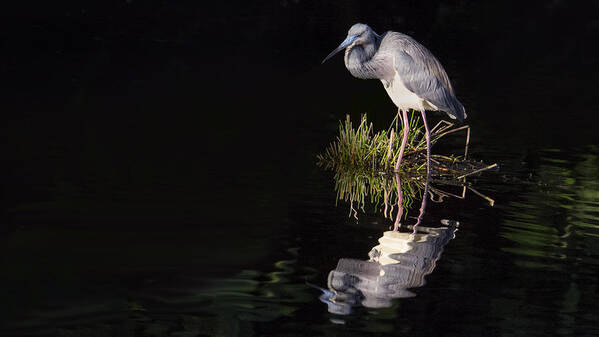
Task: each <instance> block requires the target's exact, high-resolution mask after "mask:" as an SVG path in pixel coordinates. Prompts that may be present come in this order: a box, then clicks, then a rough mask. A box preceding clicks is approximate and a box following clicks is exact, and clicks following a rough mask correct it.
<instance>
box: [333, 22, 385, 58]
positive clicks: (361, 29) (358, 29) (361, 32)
mask: <svg viewBox="0 0 599 337" xmlns="http://www.w3.org/2000/svg"><path fill="white" fill-rule="evenodd" d="M377 37H378V35H377V34H376V33H375V32H374V30H372V28H370V26H368V25H366V24H363V23H356V24H355V25H353V26H351V28H350V29H349V31H348V32H347V37H346V38H345V40H343V42H341V44H340V45H339V47H337V48H335V50H333V51H332V52H331V53H330V54H329V55H327V57H325V58H324V60H323V61H322V63H325V62H326V61H327V60H328V59H330V58H331V57H333V56H334V55H335V54H337V53H338V52H340V51H342V50H343V49H346V48H347V50H348V51H349V50H351V49H352V48H354V47H365V46H368V45H374V44H375V43H376V38H377Z"/></svg>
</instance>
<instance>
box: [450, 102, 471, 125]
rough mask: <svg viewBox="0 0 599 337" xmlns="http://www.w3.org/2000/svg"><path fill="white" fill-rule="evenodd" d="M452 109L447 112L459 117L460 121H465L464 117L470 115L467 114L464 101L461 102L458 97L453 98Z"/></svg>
mask: <svg viewBox="0 0 599 337" xmlns="http://www.w3.org/2000/svg"><path fill="white" fill-rule="evenodd" d="M450 110H451V111H450V112H448V113H447V114H448V115H449V117H451V118H452V119H457V120H459V121H460V122H463V121H464V119H466V118H467V117H468V115H467V114H466V109H465V108H464V106H463V105H462V103H460V101H458V100H457V98H456V99H453V100H452V102H451V106H450Z"/></svg>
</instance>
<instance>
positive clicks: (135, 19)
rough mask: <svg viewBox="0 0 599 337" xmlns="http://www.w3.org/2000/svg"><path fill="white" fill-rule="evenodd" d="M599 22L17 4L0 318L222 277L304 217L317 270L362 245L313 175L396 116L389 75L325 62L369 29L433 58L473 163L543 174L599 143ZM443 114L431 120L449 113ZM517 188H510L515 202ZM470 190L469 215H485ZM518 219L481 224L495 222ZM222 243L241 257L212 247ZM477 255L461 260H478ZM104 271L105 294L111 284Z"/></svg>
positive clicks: (565, 15)
mask: <svg viewBox="0 0 599 337" xmlns="http://www.w3.org/2000/svg"><path fill="white" fill-rule="evenodd" d="M597 13H599V5H598V3H597V2H596V1H588V2H587V1H576V2H574V1H557V0H556V1H494V2H484V1H426V2H423V1H392V2H385V1H368V2H366V1H364V2H359V1H344V2H339V1H323V2H306V1H300V0H291V1H287V0H283V1H270V2H256V3H254V2H251V1H245V2H241V1H235V2H222V3H221V2H218V3H217V2H208V3H206V2H202V1H137V0H132V1H120V2H113V1H105V2H85V1H83V2H82V1H71V2H66V1H59V2H42V1H38V2H20V3H12V4H11V5H6V8H3V10H2V11H1V13H0V21H1V22H2V23H1V29H0V48H1V50H2V54H1V55H2V56H1V60H2V62H0V83H1V86H2V87H1V89H2V95H1V96H0V97H2V99H1V100H0V111H2V117H1V122H0V138H1V142H0V154H1V157H0V187H1V190H0V193H1V197H2V204H1V206H0V233H1V235H2V240H3V241H2V242H5V243H6V246H5V247H7V248H6V249H5V250H4V251H3V254H2V266H4V267H3V268H2V269H3V270H4V275H3V277H2V279H3V281H2V282H4V283H1V282H0V286H1V288H2V289H5V290H6V291H5V293H4V294H3V300H4V301H5V303H8V304H7V305H6V306H3V309H1V310H0V313H1V314H2V315H0V316H2V317H3V319H4V320H5V321H6V322H9V321H14V320H13V319H12V318H13V317H21V315H25V314H27V313H30V312H31V311H32V310H33V309H35V308H38V306H39V305H42V304H44V305H46V304H47V303H48V301H49V299H54V300H55V301H57V302H61V301H63V300H64V301H65V302H64V303H66V300H65V298H71V299H73V298H75V299H78V298H79V299H86V300H87V299H88V298H89V297H90V296H91V297H93V296H97V297H103V296H105V294H110V296H113V295H114V294H115V293H117V294H121V293H119V291H123V290H122V287H125V288H127V289H129V290H131V289H137V288H138V287H139V284H138V283H136V282H137V281H135V280H136V278H135V277H134V276H131V275H134V274H139V273H140V270H141V271H142V272H143V273H146V275H150V276H148V277H149V278H156V279H159V278H160V277H158V276H156V275H158V274H161V273H169V272H170V271H172V270H175V269H176V270H178V268H180V269H181V270H185V272H187V271H189V270H190V269H191V267H190V266H192V267H193V268H196V269H194V272H200V271H201V272H202V273H205V274H206V275H210V276H213V275H217V274H220V273H222V274H227V275H228V274H231V273H233V272H232V270H237V269H244V268H255V269H258V270H260V268H263V267H264V266H265V265H269V264H270V262H271V261H276V260H277V259H276V258H277V257H280V256H278V255H277V254H279V255H281V254H280V253H273V252H279V251H281V250H284V249H287V247H288V246H289V247H291V246H294V245H295V244H296V243H295V241H294V242H292V243H290V242H291V241H288V242H279V236H277V235H280V234H276V235H275V234H273V233H279V232H284V231H288V230H290V229H291V230H292V231H296V232H295V234H293V233H292V234H290V235H291V237H294V236H293V235H296V234H297V233H304V234H297V236H298V237H303V238H304V239H305V240H316V241H304V244H303V245H305V246H302V245H300V246H302V249H303V250H302V251H303V252H304V253H302V254H304V255H303V256H304V258H306V259H308V261H309V263H307V265H309V266H310V267H314V268H317V269H318V272H319V273H320V274H323V273H325V272H326V271H328V270H330V268H332V267H334V265H335V263H336V261H337V259H338V258H340V257H341V256H339V254H340V253H339V252H340V251H344V252H346V251H347V250H348V251H350V252H352V254H353V255H352V256H362V255H364V253H365V252H367V250H364V247H361V246H360V247H353V246H352V247H339V246H334V245H333V246H327V245H325V244H324V243H323V242H321V241H317V240H319V239H321V238H324V234H327V235H337V234H336V233H337V232H338V231H341V232H343V234H342V235H345V236H343V237H344V238H346V239H347V237H354V236H355V238H357V237H359V236H360V235H361V234H363V232H364V231H365V230H363V229H360V230H357V231H356V232H355V233H353V232H352V231H354V230H356V228H352V229H351V230H348V231H347V232H346V231H345V228H346V227H340V229H337V230H334V228H333V227H331V226H330V225H331V224H332V223H334V224H335V225H338V223H337V222H335V221H348V220H347V217H346V216H347V212H346V210H345V209H341V207H339V208H334V203H335V202H334V195H335V192H334V190H333V183H332V182H330V181H329V180H326V181H327V183H328V184H329V185H326V183H322V181H324V179H321V178H318V179H314V176H318V175H319V174H322V173H321V171H320V170H319V169H318V168H317V167H316V166H315V162H316V158H315V156H316V154H317V153H318V152H320V151H322V149H323V148H324V147H325V146H326V145H327V144H328V143H329V142H330V141H332V140H333V139H334V138H335V136H336V134H337V126H338V122H339V121H340V120H343V119H344V118H345V115H346V114H350V115H351V116H352V118H353V119H354V120H357V119H358V118H359V116H360V114H362V113H368V116H369V119H371V120H373V121H374V123H375V126H376V127H377V128H383V127H387V126H388V124H389V122H390V121H391V119H392V118H393V116H394V114H395V107H394V106H393V104H392V102H391V100H390V99H389V98H388V97H387V94H386V93H385V92H384V90H383V89H382V86H381V84H380V83H379V82H378V81H362V80H358V79H355V78H352V77H351V75H350V74H349V72H348V71H347V70H346V69H345V67H344V66H343V63H342V56H341V55H339V56H337V57H335V58H334V59H332V60H330V61H328V62H327V63H326V64H324V65H321V61H322V59H323V58H324V57H325V56H326V55H327V54H328V53H329V52H330V51H331V50H333V49H334V48H335V47H336V46H337V45H338V44H339V43H340V42H341V41H342V40H343V39H344V38H345V36H346V34H347V30H348V29H349V27H350V26H351V25H352V24H354V23H356V22H363V23H367V24H369V25H370V26H371V27H372V28H373V29H374V30H375V31H377V32H378V33H382V32H384V31H386V30H395V31H400V32H403V33H406V34H409V35H411V36H413V37H414V38H415V39H416V40H418V41H419V42H421V43H422V44H424V45H425V46H426V47H427V48H429V49H430V50H431V51H432V52H433V54H434V55H436V57H437V58H438V59H439V60H440V61H441V63H442V64H443V65H444V67H445V69H446V71H447V73H448V75H449V77H450V79H451V80H452V83H453V86H454V88H455V90H456V93H457V96H458V97H459V99H460V100H461V102H462V103H463V104H464V106H465V107H466V110H467V112H468V120H467V122H468V123H469V124H470V125H471V126H472V140H471V142H472V146H471V149H472V155H473V157H475V158H477V159H482V160H485V161H486V162H489V163H492V162H498V163H499V164H500V166H502V170H505V171H503V172H502V173H504V172H505V173H507V174H508V175H509V174H515V173H514V172H516V171H515V170H513V168H514V167H518V166H517V165H518V163H520V162H526V164H525V165H524V166H525V169H526V170H528V169H530V170H531V172H532V171H534V169H537V168H539V167H540V164H539V156H540V155H539V154H538V151H539V150H540V149H560V150H564V149H566V150H567V149H571V148H576V149H580V148H584V147H585V146H589V145H590V146H593V145H597V144H598V143H599V136H598V135H597V127H596V122H597V115H596V114H597V111H598V103H597V98H596V97H597V94H596V85H597V66H598V62H597V60H598V58H597V52H596V49H597V48H596V45H597V40H598V38H599V16H598V14H597ZM429 116H430V117H429V118H430V120H431V122H430V124H434V123H436V121H437V120H439V119H440V118H441V117H442V115H434V114H429ZM507 153H509V154H510V157H509V160H508V159H505V162H504V161H503V159H504V158H503V157H502V154H507ZM575 153H577V152H575ZM514 154H515V155H514ZM572 156H573V157H572V158H574V157H575V155H574V154H572ZM506 158H507V155H506ZM562 159H563V160H564V161H565V162H566V163H567V161H568V157H566V158H562ZM574 161H575V160H574V159H572V163H573V164H572V165H574ZM510 165H511V166H510ZM564 165H570V164H564ZM510 169H512V171H510ZM516 173H517V172H516ZM528 173H529V172H528V171H526V174H528ZM498 179H499V178H498ZM315 181H316V182H319V183H318V184H320V185H318V184H315ZM585 181H586V180H585ZM307 182H309V183H307ZM504 182H505V181H504ZM494 183H495V184H498V185H501V183H497V182H496V181H495V182H494ZM317 185H318V186H317ZM325 185H326V186H325ZM505 186H508V185H505ZM519 189H520V186H518V187H513V186H512V187H510V186H508V187H505V190H503V192H502V187H501V186H500V187H495V190H494V191H493V192H494V193H495V194H496V195H497V196H498V204H499V205H501V204H502V202H503V204H504V205H506V204H508V201H510V200H512V199H511V198H517V197H518V196H519V194H518V193H519V192H518V191H519ZM323 190H326V191H328V192H326V193H328V194H326V193H325V194H324V196H323V193H324V192H322V191H323ZM315 191H318V193H317V192H315ZM506 191H507V192H506ZM312 193H313V194H312ZM501 193H503V194H501ZM502 197H503V200H502ZM535 198H536V199H534V202H535V203H538V204H540V203H542V202H543V200H544V199H543V197H538V196H537V195H536V194H535ZM531 200H533V198H531ZM470 202H471V204H470V205H466V206H463V205H461V204H460V205H461V206H460V205H458V204H457V203H456V204H455V207H456V209H459V210H462V209H466V208H467V207H468V206H472V207H470V208H472V209H473V210H476V211H472V212H473V213H474V214H475V215H476V216H480V213H477V212H483V211H480V210H481V208H482V206H480V203H478V204H477V203H476V202H478V201H474V202H473V201H470ZM548 207H549V206H548ZM314 209H316V210H321V209H325V210H326V211H322V213H318V212H316V211H314ZM553 209H554V208H550V210H553ZM492 212H499V213H492ZM501 212H503V211H502V210H501V208H500V211H495V210H494V211H488V213H484V214H487V215H488V214H491V213H492V215H493V218H492V219H493V220H488V219H489V218H484V219H483V217H482V216H480V219H481V220H480V221H481V222H485V221H490V223H491V225H494V224H500V223H501V219H502V218H501V216H506V217H507V215H506V214H507V212H506V213H501ZM340 214H342V215H340ZM498 214H499V215H498ZM544 214H546V215H547V214H548V215H547V216H550V215H551V214H552V213H551V212H548V213H547V212H546V213H544ZM473 217H474V215H473ZM339 219H342V220H339ZM304 222H305V223H309V224H312V225H314V223H316V224H318V226H316V227H310V228H308V227H307V226H304ZM321 222H322V223H321ZM289 224H292V225H289ZM302 226H303V227H302ZM339 226H341V225H339ZM481 228H482V227H481ZM372 230H384V228H382V227H381V228H375V229H372ZM479 230H480V231H482V232H483V233H484V234H489V235H488V236H482V237H484V238H483V239H482V240H483V241H482V243H481V242H480V241H478V242H476V241H474V240H473V238H478V239H480V237H477V236H476V235H478V234H480V233H476V235H473V234H463V235H465V237H466V238H468V240H471V241H474V244H473V246H475V247H479V248H478V249H482V248H480V247H491V248H493V247H495V248H497V247H503V246H502V244H503V241H501V239H499V238H496V237H495V234H496V233H495V232H494V231H495V229H494V228H493V227H487V228H485V229H479ZM323 231H325V232H326V233H323ZM336 231H337V232H336ZM302 235H305V236H302ZM340 235H341V234H340ZM468 235H471V236H468ZM260 240H263V241H260ZM289 240H292V239H289ZM298 240H299V239H298ZM485 240H488V241H485ZM223 242H225V243H226V244H227V245H228V246H229V247H236V249H237V250H236V252H235V254H233V253H232V252H229V251H226V250H223V249H224V248H222V247H221V248H219V249H220V250H219V249H217V248H218V247H216V246H217V245H219V244H221V243H223ZM306 242H310V243H306ZM332 242H342V240H341V239H339V241H335V240H332ZM468 242H470V241H468ZM483 243H484V244H487V243H488V246H485V245H484V244H483ZM223 245H224V244H223ZM363 245H365V246H367V245H368V244H366V243H364V244H363ZM460 245H461V246H460ZM464 247H467V248H464ZM469 247H470V246H467V244H466V243H461V244H458V247H457V248H455V249H456V250H455V252H456V254H462V255H463V256H467V258H465V259H466V260H467V262H468V263H464V265H466V266H472V265H474V266H477V263H479V264H480V265H481V266H483V265H484V263H483V262H480V261H478V260H476V259H477V257H476V254H475V253H474V252H475V251H471V250H469V249H470V248H469ZM309 248H312V250H310V249H309ZM346 249H347V250H346ZM352 249H353V250H352ZM366 249H369V248H368V247H367V248H366ZM460 249H461V250H460ZM473 249H474V248H473ZM215 252H217V253H215ZM306 252H307V253H306ZM478 252H480V251H478ZM483 253H487V251H483ZM268 254H270V255H268ZM319 254H320V255H319ZM576 254H578V252H576ZM273 255H274V256H275V257H273ZM462 255H460V256H462ZM324 256H326V258H325V257H324ZM504 258H505V256H504V255H499V257H498V259H504ZM319 259H320V260H319ZM450 259H451V257H450ZM456 259H457V264H456V265H457V266H459V265H460V264H459V262H460V260H459V258H457V257H456ZM470 259H473V260H470ZM474 260H476V261H474ZM121 261H124V262H121ZM450 261H451V260H450ZM455 261H456V260H454V262H455ZM472 261H474V262H472ZM227 263H229V264H230V265H234V266H235V268H231V270H225V269H226V268H224V267H222V266H223V265H227ZM472 263H474V264H472ZM264 268H266V267H264ZM447 268H450V267H447ZM456 268H458V267H456ZM466 268H468V267H466ZM573 268H574V267H573ZM223 270H225V271H223ZM485 270H486V271H488V269H485ZM497 270H501V268H498V269H497ZM506 270H507V271H511V269H509V270H508V269H507V267H506ZM475 271H476V270H475ZM320 274H318V275H320ZM323 275H324V274H323ZM439 275H447V270H446V273H445V274H443V273H442V272H440V273H439ZM485 275H486V277H488V278H489V279H498V275H496V274H494V273H487V274H485ZM539 275H540V274H534V275H533V276H534V277H532V276H531V279H533V280H534V279H536V278H535V277H537V276H539ZM321 276H322V275H321ZM143 277H144V276H141V278H143ZM322 277H324V276H322ZM322 277H321V278H322ZM559 277H561V275H560V276H559ZM556 278H557V276H556ZM89 279H93V282H90V280H89ZM97 280H100V281H97ZM103 280H108V281H106V282H108V283H107V284H108V286H105V285H104V283H102V284H103V286H105V287H104V288H102V287H96V286H95V283H94V282H100V283H101V282H104V281H103ZM132 280H134V281H132ZM560 280H561V279H560ZM594 280H595V281H593V282H595V283H593V282H590V283H589V287H592V284H596V279H594ZM321 281H322V280H321ZM470 281H472V282H473V284H474V283H476V279H474V280H470ZM111 282H112V283H111ZM128 282H129V283H128ZM140 282H141V281H140ZM297 282H298V283H300V284H303V282H304V280H299V281H297ZM324 282H326V280H325V281H324ZM512 282H513V284H514V285H516V286H515V287H517V286H518V284H520V283H519V282H520V280H512ZM564 282H565V283H564V287H566V285H565V284H566V283H568V282H569V281H564ZM90 284H91V285H90ZM173 284H175V286H179V284H177V283H176V282H173ZM320 284H322V282H321V283H320ZM556 284H557V283H556ZM560 284H561V283H560ZM81 289H84V290H81ZM90 289H91V290H90ZM304 290H305V289H304ZM124 292H125V293H127V291H124ZM489 293H491V292H489ZM89 294H93V296H92V295H89ZM533 294H536V293H534V292H533ZM63 295H64V296H63ZM67 295H68V296H67ZM86 296H87V297H86ZM106 296H108V295H106ZM317 296H318V295H315V296H313V297H314V298H311V300H313V301H316V300H315V298H316V297H317ZM461 296H463V294H462V293H459V294H456V296H454V297H448V298H447V299H446V301H447V303H448V305H447V307H452V306H453V305H454V304H452V303H450V302H451V301H450V300H451V299H454V300H459V298H461ZM531 296H532V295H531ZM117 297H118V295H117ZM123 297H125V296H123ZM133 297H134V296H133ZM539 298H541V297H539ZM479 300H480V302H485V303H486V300H487V299H486V298H484V297H482V298H480V299H479ZM489 302H491V299H489ZM420 303H436V302H434V301H433V302H427V301H423V302H420ZM318 305H320V303H318ZM421 305H424V304H421ZM549 305H553V304H552V303H550V304H549ZM319 308H320V307H319ZM2 310H4V311H2ZM323 310H324V309H323ZM50 311H51V310H50ZM473 311H475V310H474V309H473ZM307 316H309V315H308V314H307ZM65 317H66V318H67V319H65V320H66V321H68V317H69V316H68V315H65ZM406 317H408V316H406ZM464 317H466V316H464ZM63 318H64V317H63ZM487 318H488V317H483V318H482V320H485V319H487ZM464 319H466V318H464ZM0 323H2V319H0ZM443 324H444V322H443V321H441V322H440V323H438V325H439V326H442V325H443ZM434 327H437V325H431V329H434ZM15 331H16V330H15ZM512 332H513V331H512ZM478 335H480V334H478Z"/></svg>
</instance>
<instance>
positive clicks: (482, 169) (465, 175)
mask: <svg viewBox="0 0 599 337" xmlns="http://www.w3.org/2000/svg"><path fill="white" fill-rule="evenodd" d="M494 167H497V164H493V165H489V166H487V167H483V168H481V169H478V170H474V171H472V172H468V173H466V174H463V175H461V176H459V177H457V179H462V178H466V177H468V176H471V175H473V174H476V173H479V172H483V171H486V170H489V169H492V168H494Z"/></svg>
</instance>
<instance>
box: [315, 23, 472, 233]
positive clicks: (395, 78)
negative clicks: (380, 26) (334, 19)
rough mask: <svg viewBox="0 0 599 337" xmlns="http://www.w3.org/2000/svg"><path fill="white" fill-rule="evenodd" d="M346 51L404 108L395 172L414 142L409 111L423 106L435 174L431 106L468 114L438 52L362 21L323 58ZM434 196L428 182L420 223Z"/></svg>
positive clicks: (355, 70)
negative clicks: (428, 113)
mask: <svg viewBox="0 0 599 337" xmlns="http://www.w3.org/2000/svg"><path fill="white" fill-rule="evenodd" d="M343 49H345V57H344V60H345V67H346V68H347V69H348V70H349V72H350V73H351V74H352V75H353V76H354V77H357V78H362V79H379V80H381V82H383V85H384V86H385V90H386V91H387V93H388V94H389V97H391V100H392V101H393V103H395V105H396V106H397V108H398V113H399V112H401V116H402V120H403V137H402V142H401V147H400V149H399V156H398V159H397V162H396V164H395V171H399V168H400V165H401V161H402V158H403V154H404V150H405V147H406V142H407V140H408V129H409V123H408V115H407V111H408V110H409V109H414V110H418V111H420V112H421V114H422V120H423V122H424V129H425V131H426V132H425V138H426V164H427V165H426V173H427V182H428V180H429V178H430V151H431V150H430V149H431V144H430V130H429V128H428V124H427V121H426V112H425V111H426V110H433V111H445V112H446V113H447V114H448V115H449V117H451V118H453V119H458V120H459V121H460V122H461V121H463V120H464V118H466V111H465V109H464V106H463V105H462V103H460V101H458V99H457V98H456V97H455V93H454V91H453V87H452V86H451V83H450V82H449V78H448V77H447V73H445V69H443V66H442V65H441V63H439V61H438V60H437V59H436V58H435V56H433V54H432V53H431V52H430V51H429V50H428V49H426V48H425V47H424V46H423V45H421V44H420V43H418V42H416V40H414V39H412V38H411V37H409V36H407V35H404V34H401V33H397V32H391V31H389V32H386V33H385V34H383V35H378V34H377V33H375V32H374V31H373V30H372V28H370V27H369V26H368V25H365V24H362V23H357V24H355V25H353V26H352V27H351V28H350V29H349V32H348V33H347V38H346V39H345V40H344V41H343V42H341V44H340V45H339V47H337V48H336V49H335V50H333V51H332V52H331V53H330V54H329V55H328V56H327V57H326V58H325V59H324V60H323V61H322V63H324V62H325V61H326V60H328V59H329V58H331V57H333V55H335V54H337V53H338V52H340V51H341V50H343ZM396 179H397V180H399V176H396ZM397 187H398V197H399V198H398V206H399V209H400V212H398V216H397V220H396V223H395V229H396V230H397V229H398V225H399V219H400V218H401V210H402V208H401V207H402V205H401V203H402V200H401V199H402V197H401V196H402V194H401V191H400V189H399V188H400V183H399V181H397ZM427 195H428V184H425V190H424V193H423V204H422V207H421V209H420V216H419V217H418V222H417V223H416V226H417V225H418V224H419V223H420V220H421V219H422V215H423V213H424V207H425V201H426V197H427Z"/></svg>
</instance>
